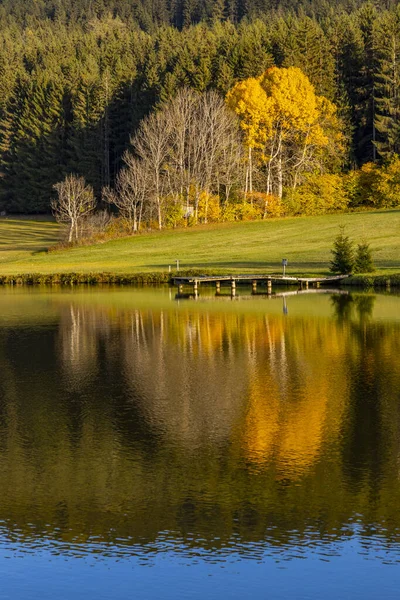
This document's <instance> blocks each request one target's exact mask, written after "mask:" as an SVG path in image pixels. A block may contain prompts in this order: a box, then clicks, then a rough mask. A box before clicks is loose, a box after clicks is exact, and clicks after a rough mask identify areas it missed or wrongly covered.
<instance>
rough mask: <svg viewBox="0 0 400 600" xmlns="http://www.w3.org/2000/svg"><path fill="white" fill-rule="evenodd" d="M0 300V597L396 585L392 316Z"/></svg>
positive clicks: (388, 590) (384, 592)
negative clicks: (0, 589)
mask: <svg viewBox="0 0 400 600" xmlns="http://www.w3.org/2000/svg"><path fill="white" fill-rule="evenodd" d="M238 291H239V295H238V297H237V298H235V299H230V298H229V296H224V295H223V296H222V297H218V298H215V297H214V296H213V291H212V290H211V289H210V290H202V291H201V294H200V296H199V298H198V299H197V300H193V299H187V300H185V299H177V298H176V297H175V291H174V290H172V289H169V288H167V287H164V288H159V289H157V288H129V287H126V288H115V289H113V288H104V289H102V288H71V289H70V288H68V289H61V288H57V287H55V288H48V289H46V288H4V289H1V290H0V490H1V493H0V578H1V587H2V591H1V598H2V600H4V599H13V600H15V599H17V600H28V599H29V600H31V599H40V600H50V599H51V600H53V599H54V598H57V599H59V600H67V599H68V600H69V599H74V600H75V599H78V600H80V599H82V600H83V599H85V600H88V599H92V598H93V599H96V600H99V599H109V598H112V599H115V600H122V599H124V600H125V599H127V598H132V599H140V600H142V599H145V600H153V599H158V600H159V599H167V600H177V599H180V598H182V599H183V598H185V599H186V598H193V599H211V600H213V599H218V600H220V599H221V598H228V599H247V598H251V599H287V598H295V599H296V600H299V599H300V600H303V599H310V600H317V599H318V600H319V599H321V598H324V600H331V599H332V600H333V599H337V598H340V599H344V598H348V599H350V598H351V599H358V598H360V599H361V598H362V599H363V600H365V599H370V598H371V599H375V598H379V597H382V598H385V599H392V598H393V599H394V598H396V599H397V598H398V594H399V591H398V590H399V586H400V566H399V563H400V297H399V296H396V295H390V294H382V295H377V294H373V293H371V294H369V293H365V294H360V293H328V294H326V293H325V294H324V293H321V294H317V293H315V294H311V293H310V294H300V295H294V296H287V297H272V298H268V297H266V296H261V295H260V296H254V297H250V296H245V295H244V294H245V292H246V290H240V289H239V290H238Z"/></svg>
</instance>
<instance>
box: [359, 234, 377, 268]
mask: <svg viewBox="0 0 400 600" xmlns="http://www.w3.org/2000/svg"><path fill="white" fill-rule="evenodd" d="M374 271H375V265H374V261H373V260H372V250H371V247H370V245H369V244H368V242H367V241H366V240H362V242H361V243H360V244H358V245H357V250H356V256H355V263H354V272H355V273H373V272H374Z"/></svg>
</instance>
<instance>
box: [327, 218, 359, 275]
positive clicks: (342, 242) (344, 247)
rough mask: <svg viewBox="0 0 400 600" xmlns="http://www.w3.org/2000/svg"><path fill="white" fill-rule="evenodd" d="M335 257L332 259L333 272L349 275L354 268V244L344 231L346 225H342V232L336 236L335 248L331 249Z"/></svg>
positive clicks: (331, 267)
mask: <svg viewBox="0 0 400 600" xmlns="http://www.w3.org/2000/svg"><path fill="white" fill-rule="evenodd" d="M331 252H332V255H333V258H332V261H331V266H330V270H331V271H332V273H340V274H343V275H347V274H349V273H351V272H352V270H353V268H354V260H355V257H354V244H353V242H352V241H351V240H350V238H349V236H348V235H345V233H344V226H343V225H342V226H341V227H340V233H339V234H338V235H337V236H336V238H335V241H334V242H333V250H331Z"/></svg>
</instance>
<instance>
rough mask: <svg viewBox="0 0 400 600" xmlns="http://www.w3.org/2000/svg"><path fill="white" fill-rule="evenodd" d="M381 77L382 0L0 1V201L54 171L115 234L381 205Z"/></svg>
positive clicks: (389, 52) (385, 166)
mask: <svg viewBox="0 0 400 600" xmlns="http://www.w3.org/2000/svg"><path fill="white" fill-rule="evenodd" d="M399 83H400V6H398V4H397V2H394V1H390V0H387V1H380V0H379V1H376V2H363V1H357V0H353V1H346V0H335V1H334V2H327V1H326V0H314V1H313V2H308V1H306V0H304V1H302V2H297V1H294V0H283V1H281V2H280V1H278V0H152V1H151V2H150V1H149V0H37V1H33V0H29V1H25V0H0V208H1V210H3V211H7V212H11V213H46V212H50V210H51V203H52V201H53V199H54V196H55V189H56V188H57V185H59V183H60V182H61V181H62V180H64V178H68V176H70V175H71V174H74V175H76V176H78V177H80V178H83V179H84V182H85V184H86V185H87V186H89V188H90V190H91V193H93V198H94V202H97V203H98V205H99V206H107V205H108V204H109V203H112V204H114V205H115V206H116V207H117V208H118V209H119V211H120V212H121V213H122V214H124V215H125V216H127V218H128V219H129V221H130V223H131V224H132V228H133V230H137V229H138V228H139V227H140V224H141V222H142V221H147V222H151V223H154V226H155V227H157V228H158V227H159V228H161V227H163V226H174V225H177V224H179V223H180V222H181V221H182V219H186V220H187V219H193V220H195V221H196V222H198V221H200V222H208V221H212V220H216V221H217V220H224V219H225V220H229V219H243V218H253V217H254V218H265V217H267V216H271V215H272V216H279V215H281V214H316V213H321V212H322V213H323V212H329V211H333V210H335V211H337V210H342V209H345V208H348V207H359V206H364V205H365V206H374V207H390V206H394V205H398V204H399V197H400V196H399V190H400V177H399V171H400V160H399V159H398V157H397V153H400V85H399ZM55 186H56V188H55Z"/></svg>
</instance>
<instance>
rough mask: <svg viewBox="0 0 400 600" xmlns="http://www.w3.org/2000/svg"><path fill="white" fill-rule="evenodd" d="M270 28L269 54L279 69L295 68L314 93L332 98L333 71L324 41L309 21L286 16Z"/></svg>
mask: <svg viewBox="0 0 400 600" xmlns="http://www.w3.org/2000/svg"><path fill="white" fill-rule="evenodd" d="M276 25H277V26H275V23H274V24H273V26H272V30H271V40H272V54H273V56H274V59H275V62H276V64H277V65H279V66H283V67H299V68H300V69H301V70H302V71H303V72H304V73H305V74H306V75H307V77H309V79H310V81H311V82H312V83H313V85H314V86H315V89H316V92H317V94H321V95H323V96H326V97H327V98H329V99H333V98H334V96H335V68H334V62H333V57H332V54H331V52H330V48H329V42H328V39H327V37H326V35H325V33H324V31H323V30H322V28H321V27H320V25H319V24H318V23H317V22H316V21H315V20H313V19H311V18H309V17H307V16H303V17H300V18H299V17H294V16H293V15H289V17H287V18H285V19H279V21H278V22H277V23H276Z"/></svg>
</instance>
